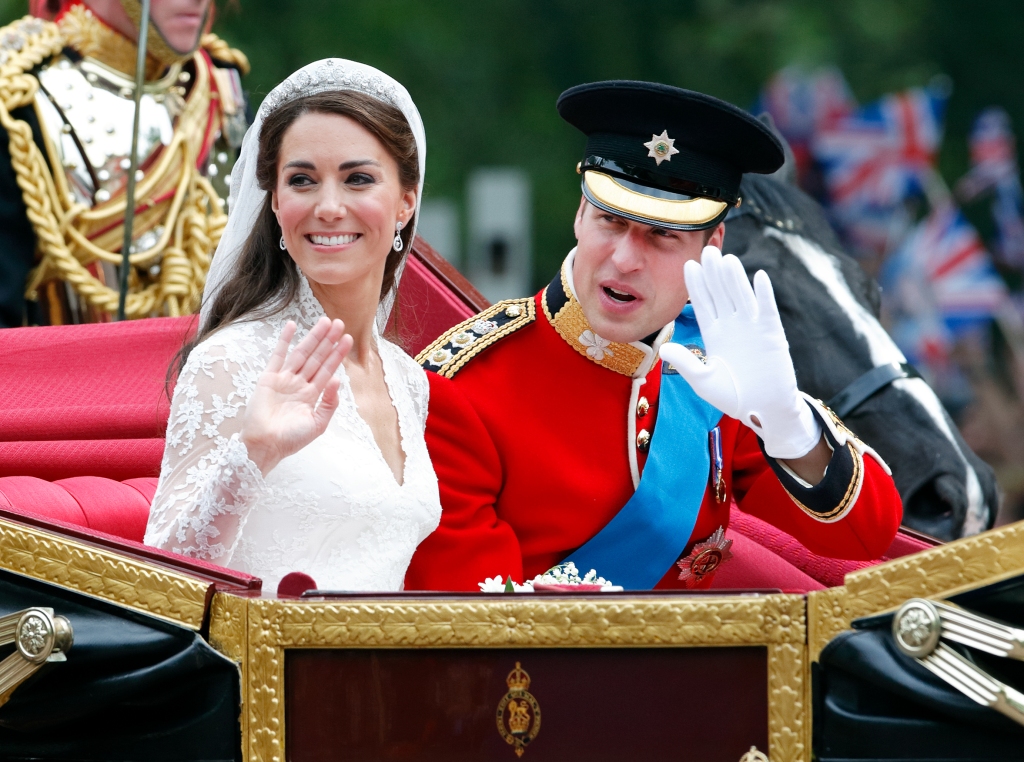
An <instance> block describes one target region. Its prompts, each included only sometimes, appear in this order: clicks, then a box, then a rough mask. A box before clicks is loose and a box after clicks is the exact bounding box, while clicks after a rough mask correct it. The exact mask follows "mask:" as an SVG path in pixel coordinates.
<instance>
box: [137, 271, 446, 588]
mask: <svg viewBox="0 0 1024 762" xmlns="http://www.w3.org/2000/svg"><path fill="white" fill-rule="evenodd" d="M322 314H323V310H322V309H321V307H320V303H319V302H318V301H317V300H316V297H314V296H313V293H312V291H311V289H310V288H309V284H308V283H307V281H306V280H305V278H301V285H300V291H299V298H298V300H297V301H296V302H295V303H293V304H291V305H289V306H288V307H287V308H286V309H285V310H284V311H283V312H282V313H280V314H278V315H275V316H273V317H271V318H268V319H265V320H253V321H248V322H243V323H235V324H232V325H230V326H228V327H226V328H223V329H221V330H220V331H218V332H216V333H215V334H213V335H212V336H210V337H209V338H207V339H206V340H205V341H203V342H202V343H201V344H199V345H198V346H197V347H196V348H195V349H194V350H193V351H192V353H191V354H190V355H189V357H188V361H187V362H186V363H185V367H184V369H183V370H182V372H181V375H180V377H179V379H178V384H177V387H176V388H175V390H174V398H173V400H172V402H171V415H170V419H169V420H168V422H167V442H166V445H165V448H164V458H163V463H162V465H161V469H160V483H159V485H158V487H157V491H156V495H155V497H154V499H153V507H152V510H151V511H150V516H149V525H148V526H147V528H146V540H145V541H146V544H148V545H153V546H156V547H160V548H164V549H167V550H172V551H175V552H178V553H182V554H184V555H188V556H192V557H195V558H202V559H206V560H209V561H213V562H215V563H218V564H221V565H223V566H227V567H230V568H232V569H237V570H239V571H244V572H247V573H249V574H253V575H255V576H257V577H261V578H262V579H263V582H264V589H265V590H267V591H269V592H273V591H274V590H276V589H277V583H278V582H279V581H280V579H281V577H283V576H284V575H285V574H287V573H288V572H291V571H301V572H305V573H306V574H308V575H310V576H311V577H312V578H313V579H314V580H315V581H316V583H317V587H318V588H320V589H331V590H399V589H401V586H402V582H403V580H404V578H405V571H406V568H407V567H408V565H409V561H410V559H411V558H412V554H413V551H414V550H415V549H416V546H417V545H418V544H419V543H420V542H421V541H422V540H423V539H424V538H425V537H426V536H427V535H428V534H430V532H432V531H433V530H434V529H435V528H436V527H437V525H438V522H439V520H440V517H441V504H440V499H439V496H438V489H437V478H436V477H435V476H434V470H433V467H432V466H431V464H430V458H429V456H428V454H427V447H426V442H425V440H424V437H423V431H424V427H425V424H426V417H427V399H428V395H429V390H428V385H427V379H426V375H425V373H424V371H423V370H422V368H420V367H419V366H418V365H417V364H416V363H415V362H414V361H413V360H412V358H410V357H409V356H408V355H406V354H405V353H404V352H403V351H402V350H401V349H399V348H398V347H397V346H395V345H394V344H392V343H390V342H389V341H387V340H385V339H383V338H381V337H379V336H377V337H376V340H377V346H378V349H379V352H380V357H381V362H382V364H383V367H384V377H385V381H386V383H387V386H388V391H389V392H390V394H391V400H392V402H393V404H394V406H395V410H396V411H397V413H398V421H399V428H400V432H401V440H402V449H403V451H404V453H405V472H404V479H403V482H402V484H401V485H399V484H398V482H397V481H396V480H395V477H394V474H393V473H392V471H391V469H390V468H389V466H388V465H387V462H386V461H385V460H384V456H383V455H382V454H381V451H380V448H379V447H378V446H377V443H376V441H375V440H374V438H373V434H372V432H371V431H370V427H369V426H368V425H367V423H366V422H365V421H364V420H363V419H362V418H361V417H360V415H359V413H358V410H357V409H356V403H355V399H354V398H353V396H352V390H351V387H350V386H349V383H348V377H347V375H346V374H345V369H344V366H342V367H341V368H339V370H338V375H339V377H340V378H341V380H342V386H341V390H340V393H339V396H340V398H341V402H340V405H339V407H338V410H337V411H336V412H335V414H334V417H333V418H332V419H331V422H330V424H329V425H328V427H327V431H326V432H324V434H323V435H321V436H320V437H318V438H317V439H315V440H314V441H313V442H312V443H311V444H309V445H307V446H306V447H304V448H303V449H302V450H300V451H299V452H297V453H295V454H294V455H292V456H290V457H288V458H285V459H284V460H282V461H281V462H280V463H279V464H278V465H277V467H276V468H274V469H273V470H272V471H271V472H270V474H269V475H268V476H267V477H266V478H264V477H263V475H262V474H261V473H260V471H259V469H258V468H257V467H256V464H254V463H253V462H252V461H251V460H249V457H248V453H247V452H246V448H245V445H243V444H242V442H241V441H240V439H239V436H238V433H239V431H240V429H241V423H242V412H243V411H244V408H245V405H246V403H247V402H248V400H249V397H250V395H251V394H252V392H253V389H254V387H255V385H256V379H257V378H258V377H259V375H260V373H261V372H262V371H263V369H264V368H265V367H266V364H267V361H268V359H269V357H270V353H271V351H272V350H273V348H274V346H275V345H276V343H277V340H278V336H279V335H280V333H281V329H282V328H283V327H284V325H285V323H286V322H287V321H288V320H294V321H295V322H296V324H297V326H298V331H297V333H296V336H295V339H294V340H293V341H292V346H295V344H296V343H297V342H298V341H299V340H300V339H301V338H302V337H303V336H305V335H306V333H307V332H308V331H309V329H310V328H311V327H312V326H313V325H314V324H315V323H316V321H317V320H318V319H319V318H320V316H321V315H322Z"/></svg>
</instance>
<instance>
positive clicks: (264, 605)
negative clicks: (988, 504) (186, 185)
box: [0, 240, 1024, 762]
mask: <svg viewBox="0 0 1024 762" xmlns="http://www.w3.org/2000/svg"><path fill="white" fill-rule="evenodd" d="M399 304H400V309H399V310H398V311H397V314H399V315H400V316H401V320H402V323H401V325H400V326H397V330H398V331H399V333H400V338H401V339H402V341H403V342H404V345H405V346H406V347H407V349H409V350H410V351H412V352H415V351H417V350H418V349H419V348H422V347H423V346H426V345H427V344H428V343H429V342H430V340H432V339H433V337H435V336H437V335H439V334H440V333H442V332H443V331H444V330H446V329H447V328H448V327H450V326H451V325H454V324H455V323H458V322H460V321H461V320H464V319H465V318H466V317H468V316H470V315H472V314H474V313H475V312H476V311H478V310H480V309H482V308H483V307H485V306H486V302H485V301H484V300H483V297H482V296H480V295H479V293H477V292H476V291H475V289H473V287H472V286H471V285H470V284H469V283H468V282H466V281H465V280H464V279H463V278H462V277H461V276H460V275H459V273H458V272H457V271H455V270H454V269H453V268H452V267H451V266H450V265H448V264H447V263H446V262H445V261H444V260H443V259H441V258H440V257H439V256H438V255H437V254H436V253H435V252H433V250H432V249H431V248H430V247H429V246H428V245H427V244H426V243H425V242H423V241H422V240H417V242H416V244H415V246H414V248H413V252H412V256H411V257H410V258H409V262H408V266H407V269H406V272H405V274H404V277H403V279H402V283H401V289H400V294H399ZM193 328H194V323H193V321H192V319H191V318H176V319H172V318H154V319H149V320H142V321H137V322H131V323H118V324H99V325H83V326H64V327H47V328H27V329H15V330H11V331H6V332H4V333H3V334H0V356H2V357H3V358H4V360H3V362H4V365H5V372H4V374H3V378H2V379H0V388H2V389H3V394H2V395H0V422H2V423H0V431H2V432H3V434H2V438H3V441H0V760H15V759H17V760H21V759H29V758H31V759H47V760H57V759H75V760H100V759H103V760H143V759H145V760H214V759H216V760H221V759H224V760H229V759H230V760H234V759H245V760H254V761H256V760H266V761H267V762H269V761H270V760H285V759H288V760H294V761H295V762H305V761H306V760H321V759H337V758H345V759H365V760H400V759H446V760H451V759H467V760H468V759H474V760H479V759H487V760H492V759H493V760H503V759H504V760H510V759H513V757H515V758H524V759H527V760H529V759H533V760H538V761H539V760H544V759H555V758H561V759H583V758H586V759H609V760H611V759H637V758H643V759H650V760H658V759H666V760H667V759H702V760H708V761H711V760H723V762H725V761H728V762H734V761H737V760H740V759H744V760H747V761H748V762H753V761H754V760H760V759H770V760H773V762H786V761H789V760H793V761H795V760H810V759H811V758H812V754H813V755H814V756H815V757H816V758H817V759H819V760H840V759H843V760H849V759H865V760H866V759H938V758H942V759H975V758H977V759H982V758H984V759H997V758H998V759H1013V758H1019V757H1024V751H1022V749H1024V744H1021V743H1020V741H1021V739H1022V738H1024V733H1022V731H1024V728H1021V726H1020V724H1018V723H1020V721H1021V718H1024V707H1017V708H1016V709H1015V708H1014V701H1017V702H1018V703H1019V697H1020V694H1016V693H1014V691H1013V689H1012V688H1011V687H1009V685H1008V684H1012V683H1013V681H1014V679H1018V681H1019V677H1020V675H1019V674H1018V673H1017V672H1014V670H1013V668H1014V667H1019V666H1020V665H1019V664H1013V663H1012V660H1010V662H1009V663H1010V668H1009V669H1006V668H1005V667H1004V666H1003V663H1004V662H1007V660H1005V659H995V660H992V659H991V656H992V652H993V651H998V650H999V649H998V648H996V647H994V646H992V645H991V643H992V642H994V641H999V642H1000V643H1008V644H1009V645H1007V646H1006V648H1004V649H1003V650H1004V651H1005V652H1006V653H1007V654H1008V655H1010V656H1016V657H1018V658H1019V657H1020V655H1021V651H1022V650H1024V643H1022V642H1021V636H1022V635H1024V633H1021V631H1020V630H1014V629H1012V628H1011V629H1009V630H999V629H998V628H999V627H1000V625H998V624H994V623H993V622H992V621H990V620H988V619H987V617H994V618H995V619H996V620H1009V621H1012V622H1014V623H1016V624H1017V625H1022V624H1024V621H1021V620H1022V619H1024V615H1022V614H1021V613H1020V612H1021V610H1022V607H1021V606H1020V602H1021V597H1022V591H1024V525H1011V526H1008V527H1002V528H999V529H994V530H990V531H988V532H985V533H984V534H981V535H977V536H974V537H971V538H967V539H961V540H956V541H954V542H951V543H948V544H941V543H939V542H937V541H935V540H932V539H930V538H927V537H925V536H922V535H917V534H916V533H914V532H912V531H908V530H902V531H901V532H900V534H899V536H898V537H897V538H896V540H895V541H894V543H893V545H892V547H890V549H889V551H888V552H887V553H886V555H885V556H884V557H882V558H880V559H877V560H876V561H874V562H870V563H865V562H844V561H837V560H835V559H828V558H822V557H819V556H816V555H814V554H812V553H810V552H809V551H807V550H806V549H804V548H803V547H802V546H800V545H799V543H797V542H796V541H795V540H794V539H793V538H791V537H788V536H787V535H785V534H783V533H781V532H780V531H779V530H777V529H775V528H773V527H771V526H769V525H767V524H764V523H763V522H760V521H759V520H757V519H754V518H752V517H749V516H745V515H743V514H740V513H738V512H734V516H733V520H732V523H731V526H730V530H729V533H730V534H729V536H730V539H732V540H733V543H734V551H735V553H736V559H735V560H734V561H733V562H731V563H730V564H727V565H724V566H723V567H722V569H721V572H720V574H719V575H718V577H717V578H716V583H715V588H714V589H712V590H710V591H703V592H676V591H673V592H667V591H666V592H659V591H655V592H643V593H639V592H629V591H624V592H597V593H585V592H574V591H567V590H559V589H552V590H547V591H537V592H535V593H533V594H532V595H525V594H518V595H506V594H496V595H484V594H479V593H478V594H467V593H444V592H438V593H413V592H408V593H397V594H388V595H383V594H367V593H353V592H345V591H324V590H317V589H316V587H315V581H313V580H310V579H309V578H308V577H305V576H304V575H289V577H286V578H285V580H283V581H282V583H281V585H280V586H279V588H278V590H276V591H274V590H264V589H262V585H261V581H260V580H258V579H256V578H253V577H250V576H247V575H244V574H240V573H238V572H234V571H231V570H229V569H225V568H222V567H218V566H215V565H212V564H209V563H204V562H199V561H193V560H190V559H186V558H183V557H181V556H176V555H174V554H170V553H165V552H163V551H159V550H155V549H153V548H149V547H146V546H144V545H143V544H142V543H141V539H142V534H143V531H144V529H145V525H146V519H147V516H148V508H149V501H150V500H151V499H152V497H153V492H154V490H155V486H156V477H157V475H158V473H159V464H160V458H161V454H162V450H163V427H164V425H165V423H166V418H167V413H168V403H167V395H166V394H165V378H166V375H165V374H166V369H167V366H168V363H169V360H170V358H171V356H172V355H173V353H174V352H175V351H176V350H177V348H178V347H180V345H181V342H182V340H183V339H184V338H185V337H186V336H187V335H188V334H189V332H190V331H191V330H193ZM929 601H931V602H935V601H952V603H947V604H941V603H940V604H935V603H930V602H929ZM908 602H910V603H908ZM957 604H959V606H958V605H957ZM914 606H917V608H914ZM908 607H909V608H908ZM897 609H899V611H898V614H897V616H896V618H895V624H893V622H894V617H893V612H894V611H896V610H897ZM950 612H952V614H951V613H950ZM971 612H975V613H974V614H971ZM957 616H960V617H961V620H962V619H963V618H964V617H972V616H973V617H975V619H977V617H978V616H980V617H981V619H978V620H977V621H975V619H971V620H970V621H969V623H968V624H967V625H965V624H963V622H962V621H961V620H958V619H957ZM908 617H909V618H908ZM929 617H931V619H929ZM932 620H934V621H932ZM978 621H980V622H981V623H980V624H978ZM957 622H960V624H959V625H958V624H957ZM851 625H853V626H855V627H856V628H857V629H855V630H851V629H850V628H851ZM957 627H959V628H960V629H959V630H957ZM972 627H973V629H972ZM993 628H995V629H993ZM996 630H998V633H997V635H993V632H994V631H996ZM964 631H968V632H975V633H982V634H981V635H976V637H975V641H972V642H971V646H972V648H973V647H977V645H978V642H981V643H982V651H983V653H982V657H981V658H980V659H978V660H974V661H969V660H967V659H964V658H963V656H961V655H960V652H959V651H957V650H956V649H957V648H960V646H958V645H956V644H954V645H953V646H952V647H951V646H950V645H949V644H948V643H949V639H950V637H952V638H953V640H956V637H957V635H956V632H961V634H962V632H964ZM894 633H896V634H894ZM900 633H902V635H900ZM921 633H923V635H922V637H917V636H918V635H921ZM985 633H987V634H985ZM1007 633H1008V634H1007ZM901 637H902V640H901V639H900V638H901ZM979 638H980V640H979ZM985 638H988V640H985ZM1000 638H1002V640H1000ZM932 640H934V641H935V642H931V641H932ZM968 640H969V638H968ZM919 641H920V642H919ZM963 642H964V638H963V637H961V638H960V641H959V643H961V644H962V643H963ZM914 643H917V644H918V646H920V648H919V650H918V651H916V652H915V651H914V648H915V646H914ZM922 643H923V645H922ZM929 643H930V644H931V648H932V650H931V651H929V650H928V649H927V646H928V645H929ZM986 644H987V648H988V651H987V652H985V647H986ZM1014 649H1016V650H1014ZM975 650H977V649H976V648H975ZM948 651H951V652H954V653H955V656H954V657H950V656H948V655H946V652H948ZM936 654H939V655H940V656H941V657H942V658H946V659H947V661H948V660H950V659H953V660H954V661H955V659H956V658H959V659H960V660H961V661H963V662H964V663H965V664H967V665H968V666H963V665H962V664H959V662H957V663H955V664H954V665H953V667H949V666H948V665H947V666H946V667H942V665H940V667H939V671H938V672H936V671H935V669H932V667H931V666H929V664H931V662H929V659H931V660H932V661H934V660H935V659H936V658H938V657H936ZM886 659H888V660H889V661H886ZM993 662H994V663H993ZM943 668H945V669H946V670H947V673H949V671H950V670H953V677H950V676H949V674H947V675H946V676H945V678H944V677H943V676H942V675H941V674H940V673H941V671H942V669H943ZM972 668H973V669H974V670H975V671H976V672H978V673H979V674H981V675H982V676H981V677H979V676H977V675H975V676H974V677H971V676H970V675H968V676H967V677H965V676H964V671H965V670H966V671H969V670H970V669H972ZM955 669H960V670H961V672H955ZM929 670H930V671H929ZM1004 673H1005V674H1004ZM972 679H974V680H976V681H980V682H978V683H977V684H975V683H971V682H970V681H971V680H972ZM958 680H959V683H960V686H959V687H953V685H955V684H956V683H957V681H958ZM985 680H987V681H988V682H987V683H984V681H985ZM1004 682H1005V683H1007V684H1004ZM982 683H984V685H986V686H987V688H985V689H982V688H978V687H977V685H978V684H982ZM965 685H966V687H965ZM971 685H974V688H973V690H974V694H973V695H972V693H971V690H972V688H971ZM993 686H996V687H993ZM998 686H1002V687H1001V688H1000V687H998ZM986 690H987V691H988V692H987V693H986V692H985V691H986ZM1000 690H1001V691H1002V693H1000V692H999V691H1000ZM988 696H993V697H994V698H992V699H991V701H989V703H990V704H991V705H992V706H993V707H995V708H996V709H998V710H1000V711H1002V713H1003V715H1008V717H1007V716H1001V715H1000V714H999V713H998V712H996V711H993V709H992V708H990V707H989V706H984V705H983V704H984V703H985V702H986V701H988V698H986V697H988ZM979 697H980V698H979ZM943 702H945V703H943ZM1000 702H1002V704H1000ZM1014 712H1017V714H1018V717H1017V718H1016V719H1017V722H1016V723H1015V722H1014V719H1011V718H1013V717H1014ZM542 720H543V722H542Z"/></svg>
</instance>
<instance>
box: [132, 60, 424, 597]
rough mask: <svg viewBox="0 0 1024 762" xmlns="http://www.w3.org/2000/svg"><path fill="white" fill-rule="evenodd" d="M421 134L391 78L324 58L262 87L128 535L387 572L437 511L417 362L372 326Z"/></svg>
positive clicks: (184, 547) (270, 565)
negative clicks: (140, 508) (145, 516)
mask: <svg viewBox="0 0 1024 762" xmlns="http://www.w3.org/2000/svg"><path fill="white" fill-rule="evenodd" d="M425 157H426V142H425V138H424V135H423V125H422V122H421V121H420V117H419V113H418V112H417V110H416V107H415V106H414V105H413V103H412V100H411V99H410V98H409V94H408V93H407V92H406V91H405V88H403V87H402V86H401V85H400V84H398V83H397V82H395V81H394V80H393V79H391V78H390V77H388V76H387V75H385V74H382V73H381V72H379V71H377V70H376V69H373V68H371V67H369V66H364V65H362V64H358V63H354V62H352V61H343V60H340V59H327V60H324V61H318V62H317V63H314V64H310V65H309V66H306V67H304V68H303V69H301V70H299V71H298V72H296V73H295V74H293V75H292V76H291V77H289V78H288V79H287V80H285V81H284V82H283V83H281V84H280V85H278V87H276V88H274V90H273V91H272V92H271V93H270V94H269V95H268V96H267V97H266V99H265V100H264V101H263V103H262V104H261V106H260V109H259V112H258V114H257V116H256V120H255V121H254V123H253V126H252V127H251V128H250V130H249V132H248V133H247V134H246V137H245V141H244V142H243V144H242V152H241V156H240V157H239V160H238V162H237V163H236V165H235V167H234V171H233V172H232V182H231V203H230V209H229V216H228V224H227V227H226V228H225V231H224V236H223V238H222V239H221V242H220V244H219V246H218V248H217V252H216V255H215V256H214V258H213V263H212V267H211V269H210V273H209V276H208V279H207V285H206V291H205V293H204V295H203V306H202V312H201V319H200V326H199V331H198V334H197V336H196V337H195V339H194V340H193V341H192V342H191V344H190V345H189V346H188V347H186V348H185V349H183V354H187V359H186V360H185V361H184V362H183V363H181V365H180V367H179V368H176V370H178V371H179V372H178V373H177V377H178V378H177V384H176V386H175V390H174V397H173V399H172V401H171V415H170V419H169V420H168V424H167V438H166V446H165V449H164V459H163V462H162V464H161V469H160V483H159V485H158V487H157V492H156V495H155V496H154V498H153V507H152V509H151V511H150V517H149V524H148V526H147V528H146V542H147V543H148V544H150V545H154V546H157V547H160V548H164V549H167V550H171V551H174V552H176V553H182V554H184V555H188V556H193V557H196V558H202V559H206V560H209V561H213V562H215V563H218V564H222V565H224V566H229V567H231V568H233V569H237V570H239V571H244V572H248V573H250V574H253V575H256V576H258V577H261V578H262V579H263V582H264V586H265V589H270V590H273V589H274V588H275V587H276V585H277V583H278V581H279V580H280V579H281V578H282V577H283V576H284V575H286V574H287V573H289V572H292V571H299V572H304V573H306V574H308V575H309V576H311V577H312V578H313V579H314V580H316V582H317V584H318V586H320V587H322V588H330V589H337V590H398V589H400V588H401V586H402V582H403V580H404V578H405V571H406V568H407V567H408V565H409V561H410V559H411V558H412V554H413V551H414V550H415V549H416V546H417V545H418V544H419V543H420V542H421V541H422V540H423V539H424V538H425V537H426V536H427V535H428V534H429V533H430V532H431V531H433V530H434V529H435V528H436V527H437V524H438V521H439V519H440V515H441V504H440V499H439V497H438V489H437V479H436V477H435V476H434V471H433V468H432V466H431V464H430V457H429V455H428V453H427V448H426V442H425V440H424V435H423V432H424V427H425V425H426V416H427V397H428V395H429V386H428V384H427V379H426V375H425V373H424V371H423V370H422V369H421V368H420V367H419V366H418V365H417V364H416V363H415V361H413V359H412V358H411V357H409V356H408V355H407V354H405V353H404V352H403V351H402V350H401V349H400V348H399V347H397V346H395V345H394V344H392V343H391V342H389V341H388V340H387V339H386V338H384V337H383V336H382V335H381V330H382V329H383V327H384V326H385V325H386V323H387V319H388V314H389V311H390V306H391V304H392V303H393V302H394V298H395V294H396V292H397V285H398V279H399V276H400V274H401V271H402V265H403V261H404V257H405V255H406V253H407V252H408V251H409V249H410V248H411V245H412V242H413V236H414V234H415V225H416V213H417V211H418V210H419V201H420V197H421V194H422V190H423V169H424V167H425Z"/></svg>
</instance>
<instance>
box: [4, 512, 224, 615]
mask: <svg viewBox="0 0 1024 762" xmlns="http://www.w3.org/2000/svg"><path fill="white" fill-rule="evenodd" d="M0 569H5V570H7V571H9V572H13V573H15V574H20V575H22V576H25V577H30V578H32V579H37V580H40V581H42V582H48V583H50V584H52V585H57V586H59V587H62V588H64V589H66V590H74V591H76V592H79V593H82V594H83V595H88V596H91V597H93V598H99V599H100V600H104V601H107V602H109V603H113V604H116V605H118V606H124V607H126V608H129V609H132V610H134V611H138V612H141V613H143V614H148V615H149V616H155V617H158V618H159V619H163V620H165V621H168V622H173V623H174V624H177V625H181V626H182V627H187V628H189V629H191V630H198V629H199V628H200V627H202V625H203V617H204V615H205V612H206V597H207V593H208V591H209V589H210V585H211V583H209V582H204V581H202V580H199V579H196V578H194V577H190V576H188V575H186V574H182V573H180V572H177V571H174V570H172V569H169V568H167V567H163V566H158V565H156V564H149V563H146V562H144V561H137V560H135V559H132V558H128V557H126V556H124V555H121V554H120V553H118V552H117V551H115V550H107V549H104V548H99V547H95V546H92V545H87V544H86V543H82V542H77V541H76V540H72V539H70V538H67V537H63V536H62V535H59V534H54V533H51V532H47V531H44V530H42V529H36V528H34V527H30V526H27V525H24V524H19V523H16V522H13V521H8V520H6V519H0Z"/></svg>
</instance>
